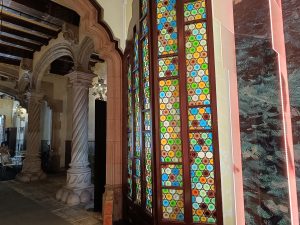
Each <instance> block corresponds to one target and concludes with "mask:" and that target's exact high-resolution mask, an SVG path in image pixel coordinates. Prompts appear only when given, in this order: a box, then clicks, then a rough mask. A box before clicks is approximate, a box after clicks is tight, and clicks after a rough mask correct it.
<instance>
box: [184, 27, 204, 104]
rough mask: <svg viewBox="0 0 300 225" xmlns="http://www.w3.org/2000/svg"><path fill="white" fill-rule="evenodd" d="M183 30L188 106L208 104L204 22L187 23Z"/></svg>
mask: <svg viewBox="0 0 300 225" xmlns="http://www.w3.org/2000/svg"><path fill="white" fill-rule="evenodd" d="M185 31H186V44H185V46H186V64H187V91H188V102H189V105H190V106H195V105H209V104H210V89H209V73H208V57H207V36H206V23H197V24H190V25H187V26H186V27H185Z"/></svg>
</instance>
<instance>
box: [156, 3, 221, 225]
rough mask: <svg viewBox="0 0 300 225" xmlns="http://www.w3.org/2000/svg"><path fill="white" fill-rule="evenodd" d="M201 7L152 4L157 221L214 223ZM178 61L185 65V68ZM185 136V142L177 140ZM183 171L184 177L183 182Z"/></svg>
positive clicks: (205, 42) (206, 57)
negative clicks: (157, 150) (156, 105)
mask: <svg viewBox="0 0 300 225" xmlns="http://www.w3.org/2000/svg"><path fill="white" fill-rule="evenodd" d="M206 3H207V2H206V1H205V0H191V1H188V0H187V1H179V0H177V1H176V0H173V1H172V0H156V6H157V14H156V16H157V18H156V20H157V34H158V37H157V52H158V56H157V71H156V73H157V87H158V90H159V93H158V94H159V96H158V101H159V109H158V110H159V116H160V120H159V128H160V141H161V143H160V147H161V149H160V150H161V165H160V167H159V170H160V171H159V173H160V175H161V176H160V183H161V188H162V192H161V193H162V196H161V205H162V218H163V219H164V220H167V221H168V220H170V221H178V222H180V221H184V220H185V219H186V220H188V221H192V222H193V223H195V224H197V223H201V224H217V218H216V210H217V209H216V197H215V196H216V187H215V166H214V154H215V146H214V139H216V138H217V135H214V134H215V133H216V131H214V130H213V127H212V124H213V118H212V107H213V104H214V103H215V101H214V99H212V97H211V79H210V77H211V74H210V68H209V55H208V52H209V46H208V35H207V21H206V19H207V8H206ZM177 13H180V14H181V15H182V14H183V15H184V17H183V21H178V20H179V18H178V17H177V16H176V14H177ZM178 24H183V26H180V27H178ZM178 35H179V36H178ZM178 40H179V41H180V40H182V41H183V42H184V45H185V48H184V49H181V48H180V49H179V48H178V43H179V42H178ZM180 62H185V68H183V67H182V64H181V66H180V65H179V64H180ZM185 98H186V99H185ZM185 133H187V134H188V138H187V137H184V136H183V134H185ZM184 138H187V140H185V139H184ZM185 157H188V160H186V158H185ZM186 162H189V164H187V165H186ZM185 168H186V169H185ZM185 172H186V173H189V177H190V181H189V182H188V183H186V184H185V183H184V181H185V182H186V180H185V179H183V175H184V174H185ZM185 176H187V175H185ZM187 185H188V186H190V188H188V189H187V190H185V191H188V192H190V195H191V196H192V199H191V200H192V202H190V200H189V199H186V196H185V192H183V190H182V189H181V187H183V186H185V187H187ZM175 187H176V188H175ZM174 196H175V197H174ZM179 202H180V203H179ZM178 203H179V204H178ZM181 204H183V205H184V207H183V206H182V208H181V207H180V205H181ZM186 204H189V205H186ZM184 209H185V210H187V209H189V210H190V213H191V214H192V215H191V216H192V218H187V217H186V216H187V215H189V214H186V215H184Z"/></svg>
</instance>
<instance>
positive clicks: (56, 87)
mask: <svg viewBox="0 0 300 225" xmlns="http://www.w3.org/2000/svg"><path fill="white" fill-rule="evenodd" d="M43 81H45V82H49V83H53V99H54V100H61V101H62V102H63V103H62V104H63V106H62V107H63V109H62V113H60V122H61V129H60V131H59V133H60V137H61V141H60V147H59V154H60V166H61V167H64V166H65V141H66V140H72V127H70V126H71V125H72V109H71V108H70V104H69V103H70V101H69V102H68V78H67V77H64V76H58V75H53V74H51V75H45V76H44V77H43ZM70 99H71V98H69V100H70Z"/></svg>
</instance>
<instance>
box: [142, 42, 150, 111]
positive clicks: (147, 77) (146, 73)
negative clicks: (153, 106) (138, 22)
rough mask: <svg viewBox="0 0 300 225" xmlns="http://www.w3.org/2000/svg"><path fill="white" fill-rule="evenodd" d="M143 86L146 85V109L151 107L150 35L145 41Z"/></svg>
mask: <svg viewBox="0 0 300 225" xmlns="http://www.w3.org/2000/svg"><path fill="white" fill-rule="evenodd" d="M143 86H144V109H150V73H149V43H148V37H146V38H145V39H144V41H143Z"/></svg>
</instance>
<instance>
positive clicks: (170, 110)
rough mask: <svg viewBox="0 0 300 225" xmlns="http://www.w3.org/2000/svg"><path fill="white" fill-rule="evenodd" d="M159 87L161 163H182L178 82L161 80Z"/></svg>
mask: <svg viewBox="0 0 300 225" xmlns="http://www.w3.org/2000/svg"><path fill="white" fill-rule="evenodd" d="M159 87H160V92H159V95H160V99H159V107H160V122H161V123H160V131H161V133H160V137H161V161H162V162H182V154H181V152H182V147H181V141H180V138H181V137H180V110H179V107H175V106H177V105H178V106H179V84H178V80H176V79H174V80H161V81H160V82H159Z"/></svg>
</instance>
